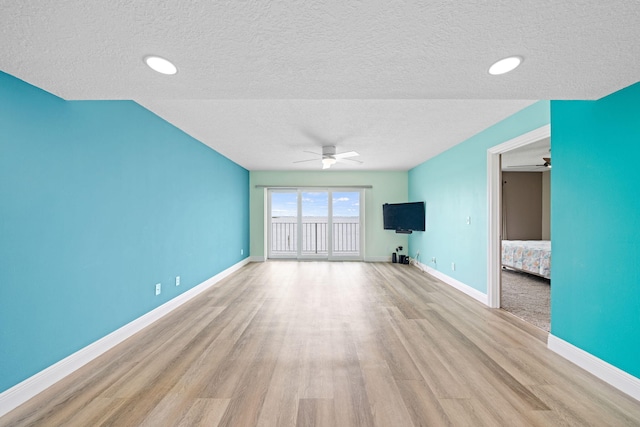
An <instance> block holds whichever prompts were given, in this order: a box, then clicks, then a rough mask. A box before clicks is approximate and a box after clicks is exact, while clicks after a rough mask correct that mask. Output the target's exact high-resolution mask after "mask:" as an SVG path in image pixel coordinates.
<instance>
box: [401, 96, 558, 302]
mask: <svg viewBox="0 0 640 427" xmlns="http://www.w3.org/2000/svg"><path fill="white" fill-rule="evenodd" d="M547 124H549V102H547V101H540V102H537V103H535V104H533V105H531V106H529V107H527V108H525V109H523V110H521V111H519V112H518V113H516V114H514V115H512V116H510V117H508V118H507V119H505V120H503V121H501V122H499V123H497V124H495V125H494V126H491V127H490V128H488V129H486V130H484V131H482V132H480V133H478V134H476V135H474V136H473V137H471V138H469V139H468V140H466V141H464V142H462V143H461V144H458V145H456V146H455V147H453V148H451V149H449V150H447V151H445V152H444V153H442V154H440V155H439V156H437V157H434V158H433V159H431V160H428V161H426V162H425V163H422V164H421V165H419V166H417V167H415V168H413V169H411V170H410V171H409V200H410V201H421V200H422V201H425V202H426V225H427V230H426V231H425V232H423V233H420V232H414V233H413V234H411V236H410V237H409V254H410V256H412V257H415V256H416V253H417V252H418V251H419V252H420V256H419V259H418V260H419V261H420V262H421V263H423V264H425V265H427V266H429V267H431V268H434V269H436V270H439V271H442V272H443V273H444V274H446V275H447V276H449V277H452V278H454V279H456V280H458V281H460V282H462V283H464V284H466V285H468V286H470V287H472V288H474V289H477V290H478V291H480V292H483V293H486V292H487V245H488V235H487V232H488V218H487V212H488V207H487V149H489V148H490V147H493V146H496V145H498V144H501V143H503V142H506V141H508V140H510V139H513V138H515V137H517V136H520V135H522V134H524V133H526V132H529V131H531V130H533V129H537V128H539V127H542V126H544V125H547ZM554 165H555V164H554ZM554 170H555V169H554ZM554 178H555V177H554ZM467 217H470V220H471V221H470V224H467ZM433 257H435V258H436V263H435V264H434V263H432V262H431V259H432V258H433ZM451 263H455V268H456V269H455V271H453V270H452V269H451Z"/></svg>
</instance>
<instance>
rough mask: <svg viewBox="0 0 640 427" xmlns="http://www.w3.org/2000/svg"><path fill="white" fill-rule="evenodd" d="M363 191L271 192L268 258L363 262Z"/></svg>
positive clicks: (294, 190) (274, 190)
mask: <svg viewBox="0 0 640 427" xmlns="http://www.w3.org/2000/svg"><path fill="white" fill-rule="evenodd" d="M362 197H363V193H362V190H349V191H346V190H337V189H336V190H332V189H320V190H319V189H287V190H280V189H270V190H269V192H268V232H267V241H268V256H269V258H290V259H341V260H342V259H353V260H360V259H362V251H361V248H362V243H363V242H362V238H363V235H362V233H361V232H360V231H361V229H362V224H363V215H362V207H361V199H362Z"/></svg>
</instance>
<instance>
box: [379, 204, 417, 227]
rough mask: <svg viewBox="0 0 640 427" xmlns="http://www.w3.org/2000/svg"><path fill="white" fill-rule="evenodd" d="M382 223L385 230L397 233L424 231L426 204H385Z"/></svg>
mask: <svg viewBox="0 0 640 427" xmlns="http://www.w3.org/2000/svg"><path fill="white" fill-rule="evenodd" d="M382 221H383V223H384V229H385V230H395V232H396V233H411V232H412V231H424V230H425V223H424V202H410V203H385V204H384V205H382Z"/></svg>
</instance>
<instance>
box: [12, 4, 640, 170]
mask: <svg viewBox="0 0 640 427" xmlns="http://www.w3.org/2000/svg"><path fill="white" fill-rule="evenodd" d="M637 40H640V2H639V1H638V0H626V1H623V0H613V1H607V2H603V1H601V0H582V1H570V2H558V1H552V0H537V1H533V0H531V1H513V0H501V1H465V2H451V1H428V2H426V1H419V0H416V1H384V2H382V1H375V2H362V1H346V0H342V1H328V0H324V1H277V0H271V1H250V0H246V1H236V2H232V1H217V2H212V1H199V2H198V1H194V2H184V1H182V2H180V1H158V0H137V1H135V2H131V1H129V0H110V1H103V0H100V1H97V0H83V1H80V0H59V1H56V2H53V1H36V0H30V1H19V2H18V1H13V0H0V70H2V71H5V72H7V73H9V74H12V75H15V76H16V77H19V78H21V79H23V80H25V81H27V82H29V83H32V84H34V85H36V86H38V87H41V88H43V89H45V90H47V91H49V92H52V93H54V94H56V95H58V96H61V97H63V98H65V99H69V100H85V99H132V100H135V101H136V102H138V103H140V104H141V105H143V106H145V107H146V108H148V109H150V110H151V111H153V112H155V113H156V114H158V115H159V116H161V117H163V118H165V119H166V120H168V121H169V122H171V123H173V124H174V125H176V126H177V127H179V128H180V129H182V130H183V131H185V132H187V133H188V134H190V135H192V136H194V137H195V138H197V139H199V140H200V141H202V142H203V143H205V144H207V145H209V146H211V147H212V148H214V149H215V150H217V151H218V152H220V153H221V154H223V155H225V156H227V157H229V158H230V159H232V160H233V161H235V162H237V163H239V164H240V165H242V166H244V167H246V168H248V169H251V170H266V169H277V170H295V169H317V168H319V166H320V164H319V162H318V163H316V162H308V163H296V164H294V163H292V162H293V161H295V160H302V159H305V158H308V157H307V155H306V154H305V153H304V152H303V151H305V150H310V151H320V146H321V145H323V144H325V141H326V144H327V145H336V146H337V151H338V152H341V151H351V150H355V151H358V152H359V153H360V154H361V156H360V157H359V159H360V160H362V161H363V162H364V163H363V164H362V165H357V164H354V165H353V166H351V165H347V166H344V165H337V166H339V167H341V168H343V169H346V168H349V169H357V170H377V169H394V170H406V169H408V168H411V167H413V166H415V165H417V164H419V163H421V162H423V161H425V160H427V159H428V158H430V157H432V156H434V155H436V154H438V153H440V152H442V151H444V150H446V149H447V148H449V147H451V146H453V145H455V144H457V143H459V142H461V141H463V140H464V139H466V138H468V137H470V136H472V135H474V134H475V133H477V132H479V131H481V130H483V129H485V128H487V127H488V126H491V125H492V124H494V123H496V122H498V121H499V120H501V119H503V118H504V117H507V116H509V115H511V114H513V113H514V112H516V111H518V110H520V109H522V108H524V107H525V106H527V105H530V104H531V103H532V102H533V101H532V100H538V99H598V98H600V97H602V96H605V95H607V94H609V93H611V92H614V91H616V90H619V89H621V88H623V87H626V86H628V85H631V84H633V83H635V82H636V81H637V80H638V76H640V60H638V58H640V43H638V42H637ZM149 54H156V55H160V56H164V57H166V58H169V59H171V60H172V61H173V62H174V63H175V64H176V65H177V67H178V69H179V72H178V74H176V75H174V76H165V75H160V74H157V73H155V72H153V71H151V70H150V69H148V68H147V67H146V65H145V64H144V63H143V61H142V59H143V57H144V56H146V55H149ZM513 54H519V55H522V56H523V57H524V62H523V64H522V66H521V67H520V68H518V69H517V70H516V71H514V72H513V73H510V74H506V75H503V76H498V77H496V76H490V75H489V74H488V73H487V69H488V67H489V66H490V65H491V63H493V62H494V61H495V60H497V59H500V58H503V57H505V56H509V55H513ZM337 168H338V167H336V169H337Z"/></svg>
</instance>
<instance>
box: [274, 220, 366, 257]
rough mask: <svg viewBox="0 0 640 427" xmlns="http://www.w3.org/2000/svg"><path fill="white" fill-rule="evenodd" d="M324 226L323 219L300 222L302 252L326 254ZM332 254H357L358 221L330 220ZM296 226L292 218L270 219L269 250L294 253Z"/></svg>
mask: <svg viewBox="0 0 640 427" xmlns="http://www.w3.org/2000/svg"><path fill="white" fill-rule="evenodd" d="M328 228H329V224H327V223H326V222H303V223H302V229H301V233H302V248H301V253H302V254H303V255H316V254H317V255H328V253H329V251H328V247H327V244H328V243H327V242H328V234H327V232H328ZM332 228H333V251H332V252H333V254H334V255H338V256H348V255H359V254H360V224H359V223H357V222H334V223H333V227H332ZM297 242H298V227H297V223H295V222H273V223H271V254H272V255H295V254H297Z"/></svg>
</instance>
